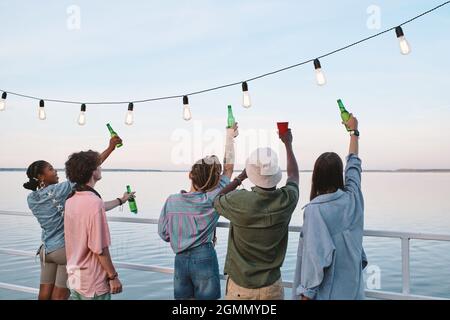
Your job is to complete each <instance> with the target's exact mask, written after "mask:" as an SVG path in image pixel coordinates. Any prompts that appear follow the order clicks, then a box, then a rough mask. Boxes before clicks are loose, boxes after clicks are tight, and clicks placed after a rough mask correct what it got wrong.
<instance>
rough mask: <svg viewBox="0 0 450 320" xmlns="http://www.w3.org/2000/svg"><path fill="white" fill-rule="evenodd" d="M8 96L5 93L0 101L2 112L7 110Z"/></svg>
mask: <svg viewBox="0 0 450 320" xmlns="http://www.w3.org/2000/svg"><path fill="white" fill-rule="evenodd" d="M6 96H7V94H6V92H3V94H2V98H1V99H0V111H3V110H5V108H6Z"/></svg>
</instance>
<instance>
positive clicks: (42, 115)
mask: <svg viewBox="0 0 450 320" xmlns="http://www.w3.org/2000/svg"><path fill="white" fill-rule="evenodd" d="M44 107H45V104H44V100H40V101H39V110H38V115H39V120H45V119H47V115H46V114H45V109H44Z"/></svg>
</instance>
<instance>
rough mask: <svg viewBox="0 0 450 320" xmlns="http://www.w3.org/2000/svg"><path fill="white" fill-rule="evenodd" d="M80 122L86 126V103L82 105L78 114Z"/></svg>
mask: <svg viewBox="0 0 450 320" xmlns="http://www.w3.org/2000/svg"><path fill="white" fill-rule="evenodd" d="M78 124H79V125H80V126H84V125H85V124H86V105H85V104H84V103H83V104H82V105H81V112H80V115H79V116H78Z"/></svg>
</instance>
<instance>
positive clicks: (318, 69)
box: [314, 59, 327, 86]
mask: <svg viewBox="0 0 450 320" xmlns="http://www.w3.org/2000/svg"><path fill="white" fill-rule="evenodd" d="M314 69H316V81H317V84H318V85H319V86H323V85H325V84H326V83H327V79H326V78H325V74H324V73H323V71H322V66H321V65H320V61H319V59H314Z"/></svg>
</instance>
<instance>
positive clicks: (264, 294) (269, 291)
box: [225, 277, 284, 300]
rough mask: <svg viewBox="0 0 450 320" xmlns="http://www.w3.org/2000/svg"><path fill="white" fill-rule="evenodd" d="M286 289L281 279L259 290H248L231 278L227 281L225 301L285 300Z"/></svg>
mask: <svg viewBox="0 0 450 320" xmlns="http://www.w3.org/2000/svg"><path fill="white" fill-rule="evenodd" d="M283 299H284V288H283V285H282V283H281V278H280V279H278V280H277V281H276V282H275V283H274V284H272V285H270V286H267V287H263V288H259V289H247V288H244V287H241V286H239V285H237V284H236V283H235V282H234V281H233V280H232V279H231V278H230V277H228V279H227V287H226V293H225V300H283Z"/></svg>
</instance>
